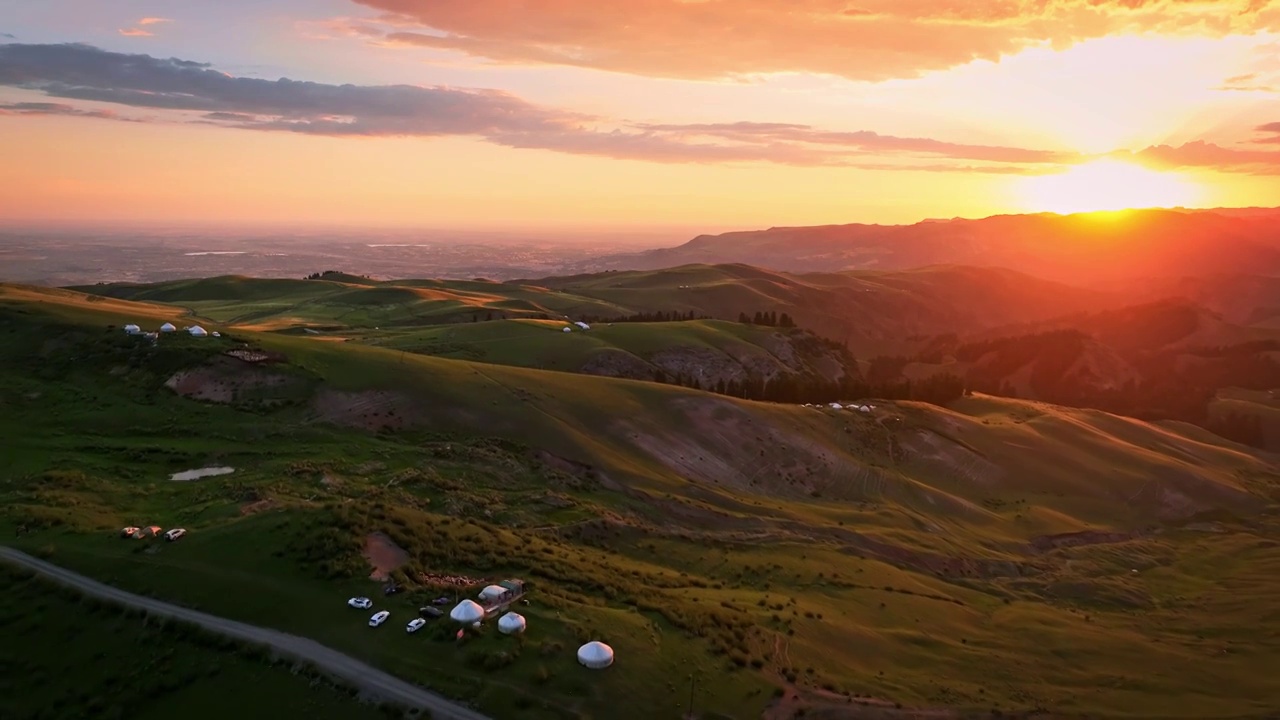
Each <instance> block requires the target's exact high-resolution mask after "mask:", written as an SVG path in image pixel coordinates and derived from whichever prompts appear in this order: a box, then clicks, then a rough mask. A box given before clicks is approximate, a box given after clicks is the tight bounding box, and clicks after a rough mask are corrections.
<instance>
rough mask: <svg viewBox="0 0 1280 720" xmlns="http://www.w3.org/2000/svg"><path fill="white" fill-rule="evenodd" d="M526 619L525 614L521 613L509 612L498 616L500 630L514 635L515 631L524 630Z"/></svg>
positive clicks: (505, 633) (520, 631)
mask: <svg viewBox="0 0 1280 720" xmlns="http://www.w3.org/2000/svg"><path fill="white" fill-rule="evenodd" d="M524 628H525V621H524V616H523V615H521V614H520V613H513V612H509V613H507V614H506V615H503V616H502V617H500V618H498V630H500V631H502V633H503V634H504V635H514V634H515V633H522V632H524Z"/></svg>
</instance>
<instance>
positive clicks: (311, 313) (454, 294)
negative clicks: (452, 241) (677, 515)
mask: <svg viewBox="0 0 1280 720" xmlns="http://www.w3.org/2000/svg"><path fill="white" fill-rule="evenodd" d="M75 289H77V290H83V291H85V292H89V293H93V294H95V295H101V296H107V297H111V298H116V299H124V300H138V301H145V302H151V303H167V304H172V305H176V306H180V307H181V308H183V309H184V310H186V311H190V312H193V313H198V314H200V315H202V316H204V317H206V318H209V319H211V320H213V321H216V322H218V323H221V324H224V325H236V326H240V327H244V328H248V329H255V330H276V331H281V330H295V331H301V328H309V329H312V330H315V331H319V332H331V333H336V334H339V335H344V336H349V333H351V332H352V331H363V330H367V329H369V328H379V329H382V330H393V329H404V328H415V327H422V326H424V325H444V324H453V323H469V322H483V321H486V320H517V319H551V320H566V319H573V320H577V319H582V318H584V317H587V318H598V319H602V320H605V321H607V320H609V319H611V318H619V317H624V316H629V315H633V314H637V313H653V312H664V313H667V312H678V313H680V314H682V315H683V314H685V313H689V312H692V313H693V314H694V315H695V316H696V317H710V318H716V319H719V320H728V321H733V320H737V319H738V316H739V314H740V313H743V312H745V313H747V314H748V315H749V316H750V315H753V314H754V313H756V312H771V311H772V312H776V313H784V312H785V313H789V314H790V315H791V316H792V317H793V318H795V320H796V321H797V322H798V323H799V325H800V326H801V327H804V328H808V329H810V330H813V331H814V332H817V333H818V334H820V335H823V336H826V337H831V338H835V339H836V340H839V341H841V342H844V343H847V344H848V345H849V347H850V348H851V349H852V350H853V352H854V353H855V354H857V355H866V354H868V353H870V354H881V353H888V354H897V353H898V352H899V351H901V350H902V349H904V348H913V347H915V345H914V344H912V343H908V342H904V338H908V337H910V336H915V335H930V334H938V333H943V332H970V331H976V330H979V329H983V328H991V327H999V326H1002V325H1009V324H1013V323H1024V322H1032V321H1037V320H1045V319H1048V318H1051V317H1056V316H1058V315H1061V314H1063V313H1067V312H1072V311H1081V310H1087V309H1094V308H1097V307H1099V306H1101V305H1104V304H1105V302H1106V298H1104V297H1103V296H1100V295H1098V294H1097V293H1092V292H1089V291H1084V290H1079V289H1075V288H1070V287H1067V286H1065V285H1060V284H1057V283H1050V282H1045V281H1042V280H1038V279H1035V278H1032V277H1029V276H1026V275H1020V274H1018V273H1014V272H1011V271H1005V270H999V269H992V268H966V267H936V268H926V269H922V270H911V271H900V272H871V271H865V272H848V273H814V274H806V275H791V274H787V273H777V272H771V271H768V270H762V269H760V268H753V267H748V266H745V265H714V266H713V265H688V266H684V267H678V268H670V269H666V270H660V271H640V272H608V273H597V274H594V275H580V276H568V277H557V278H541V279H531V280H513V281H509V282H504V283H498V282H491V281H486V280H468V281H463V280H385V281H374V280H369V279H367V278H357V277H353V276H350V275H343V274H337V273H333V274H326V275H324V276H323V277H321V278H319V279H316V280H261V279H253V278H246V277H239V276H227V277H215V278H205V279H197V280H179V281H172V282H163V283H155V284H149V285H139V284H130V283H108V284H99V285H93V286H85V287H80V288H75Z"/></svg>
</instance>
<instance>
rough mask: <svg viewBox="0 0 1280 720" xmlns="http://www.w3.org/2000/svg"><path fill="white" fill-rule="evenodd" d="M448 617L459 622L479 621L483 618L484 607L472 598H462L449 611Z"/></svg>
mask: <svg viewBox="0 0 1280 720" xmlns="http://www.w3.org/2000/svg"><path fill="white" fill-rule="evenodd" d="M449 617H450V618H452V619H453V620H455V621H457V622H460V623H473V622H479V621H480V620H483V619H484V608H482V607H480V605H479V604H478V603H476V602H475V601H474V600H463V601H462V602H460V603H458V606H457V607H455V608H454V609H453V610H451V611H449Z"/></svg>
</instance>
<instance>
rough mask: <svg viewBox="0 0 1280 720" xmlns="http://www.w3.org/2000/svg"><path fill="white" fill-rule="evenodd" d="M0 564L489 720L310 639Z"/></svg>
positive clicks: (442, 715) (12, 554)
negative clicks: (263, 646) (266, 647)
mask: <svg viewBox="0 0 1280 720" xmlns="http://www.w3.org/2000/svg"><path fill="white" fill-rule="evenodd" d="M0 560H3V561H6V562H9V563H11V564H14V565H20V566H22V567H25V568H27V569H29V570H32V571H34V572H36V573H38V574H40V575H43V576H44V577H47V578H49V579H51V580H54V581H56V582H58V583H61V584H63V585H67V586H69V587H72V588H75V589H76V590H79V591H80V592H83V593H85V594H86V595H92V596H95V597H99V598H102V599H104V600H109V601H111V602H115V603H119V604H121V605H127V606H129V607H135V608H139V609H142V610H145V611H147V612H148V613H151V614H152V615H158V616H161V617H168V618H173V619H175V620H181V621H183V622H189V623H194V624H196V625H199V626H201V627H203V628H205V629H207V630H211V631H213V632H216V633H219V634H221V635H225V636H227V637H232V638H235V639H237V640H244V641H247V642H251V643H256V644H260V645H266V646H268V647H270V648H271V649H272V650H275V651H276V652H278V653H280V654H282V655H285V656H288V657H292V658H294V659H297V660H303V661H307V662H310V663H313V664H314V665H315V666H316V667H317V668H319V669H320V670H321V671H323V672H326V673H328V674H330V675H332V676H333V677H335V678H338V679H340V680H343V681H345V682H347V683H350V684H351V685H354V686H355V687H357V688H359V689H360V690H361V691H362V692H365V693H368V694H369V695H373V696H376V697H378V698H381V699H383V700H387V701H390V702H394V703H399V704H402V705H407V706H410V707H415V708H421V709H424V710H427V711H429V712H430V713H431V717H432V718H437V719H440V720H489V718H488V717H487V716H485V715H481V714H480V713H478V712H475V711H474V710H469V709H467V708H465V707H462V706H461V705H456V704H454V703H453V702H452V701H450V700H448V699H446V698H444V697H443V696H440V695H437V694H435V693H433V692H431V691H430V690H427V689H425V688H421V687H418V686H416V685H413V684H411V683H408V682H405V681H404V680H401V679H399V678H396V677H393V676H391V675H389V674H387V673H385V672H383V671H381V670H379V669H377V668H375V667H373V666H371V665H368V664H366V663H363V662H361V661H359V660H356V659H355V658H353V657H350V656H348V655H344V654H342V653H340V652H338V651H337V650H334V649H332V648H329V647H326V646H324V645H321V644H320V643H318V642H316V641H314V640H308V639H307V638H303V637H298V636H297V635H289V634H288V633H283V632H280V631H278V630H270V629H268V628H262V627H257V626H254V625H248V624H246V623H242V622H238V621H236V620H228V619H226V618H220V617H217V616H214V615H209V614H208V613H203V612H200V611H198V610H192V609H190V608H184V607H181V606H178V605H173V604H171V603H167V602H163V601H161V600H156V599H154V598H149V597H143V596H142V595H135V594H133V593H131V592H127V591H125V590H121V589H119V588H115V587H111V586H110V585H104V584H103V583H100V582H98V581H96V580H92V579H90V578H87V577H85V576H84V575H80V574H79V573H75V572H72V571H70V570H67V569H65V568H61V567H58V566H57V565H54V564H52V563H48V562H45V561H43V560H39V559H37V558H34V557H32V556H30V555H28V554H26V553H24V552H22V551H20V550H15V549H13V548H10V547H3V546H0Z"/></svg>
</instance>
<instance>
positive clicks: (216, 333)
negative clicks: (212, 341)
mask: <svg viewBox="0 0 1280 720" xmlns="http://www.w3.org/2000/svg"><path fill="white" fill-rule="evenodd" d="M213 336H214V337H222V333H220V332H218V331H217V330H214V331H213Z"/></svg>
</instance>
